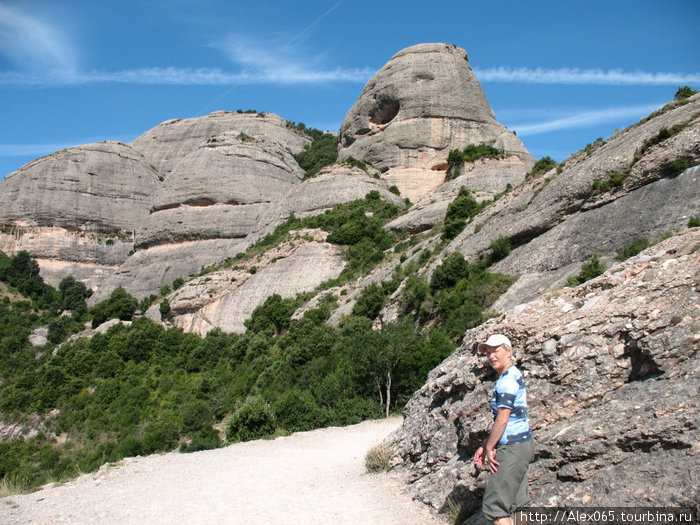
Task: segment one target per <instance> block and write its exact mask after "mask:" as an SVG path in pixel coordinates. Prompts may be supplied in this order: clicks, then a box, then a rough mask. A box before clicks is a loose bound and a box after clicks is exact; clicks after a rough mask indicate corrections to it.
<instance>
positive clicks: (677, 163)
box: [668, 157, 690, 176]
mask: <svg viewBox="0 0 700 525" xmlns="http://www.w3.org/2000/svg"><path fill="white" fill-rule="evenodd" d="M689 167H690V164H689V163H688V159H685V158H683V157H680V158H678V159H676V160H674V161H672V162H670V163H669V164H668V171H669V174H670V175H671V176H676V175H680V174H681V173H683V172H684V171H685V170H687V169H688V168H689Z"/></svg>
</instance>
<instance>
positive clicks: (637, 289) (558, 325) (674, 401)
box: [390, 228, 700, 517]
mask: <svg viewBox="0 0 700 525" xmlns="http://www.w3.org/2000/svg"><path fill="white" fill-rule="evenodd" d="M699 249H700V229H699V228H694V229H692V230H687V231H686V232H684V233H683V234H681V235H678V236H676V237H672V238H670V239H668V240H666V241H664V242H662V243H660V244H658V245H656V246H654V247H652V248H649V249H647V250H646V251H644V252H642V253H641V254H640V255H638V256H636V257H634V258H632V259H629V260H628V261H626V262H625V263H623V264H618V265H616V266H613V267H612V268H610V269H609V270H608V271H607V272H605V274H603V275H602V276H600V277H598V278H596V279H593V280H591V281H589V282H587V283H585V284H584V285H582V286H579V287H577V288H564V289H560V290H557V291H553V292H550V293H548V294H546V295H544V296H542V297H541V298H539V299H537V300H535V301H532V302H529V303H526V304H523V305H520V306H518V307H517V308H515V309H514V310H513V311H511V312H509V313H507V314H505V315H501V316H499V317H497V318H494V319H491V320H490V321H488V322H487V323H485V324H483V325H482V326H479V327H478V328H475V329H472V330H469V331H468V332H467V333H466V334H465V336H464V339H463V341H462V344H461V346H460V347H459V348H458V349H457V351H456V352H455V353H454V354H453V355H451V356H450V357H449V358H448V359H446V360H445V361H444V362H443V363H442V364H441V365H440V366H438V367H437V368H435V369H434V370H433V371H432V372H431V373H430V375H429V377H428V381H427V383H426V384H425V386H424V387H423V388H421V389H420V391H418V392H417V393H416V394H415V395H414V397H413V398H412V399H411V401H410V402H409V403H408V405H407V406H406V408H405V410H404V415H405V421H404V424H403V427H402V428H401V429H400V430H398V431H397V432H395V433H394V434H393V436H392V437H391V438H390V444H391V446H392V447H393V450H394V452H395V454H394V457H393V459H392V464H393V465H394V466H395V467H397V468H399V469H401V470H403V471H404V472H405V473H406V474H407V475H408V476H409V479H410V484H411V487H412V489H413V491H414V493H415V495H416V496H417V497H418V498H419V499H421V500H422V501H423V502H425V503H427V504H430V505H432V506H433V507H435V508H437V509H443V510H444V509H445V508H446V507H447V506H448V501H449V500H452V501H453V503H459V504H460V505H461V507H462V510H463V511H464V516H465V517H468V516H470V515H476V514H478V513H479V512H480V505H481V495H482V493H483V487H484V484H485V481H486V479H487V472H486V471H480V470H479V469H478V468H477V467H476V466H475V465H474V463H473V462H472V460H471V457H472V456H473V454H474V452H475V450H476V449H477V447H478V446H479V444H480V443H481V441H482V440H483V439H484V437H485V436H486V435H487V433H488V430H489V428H490V425H491V422H492V415H491V412H490V409H489V408H488V405H487V403H486V401H487V400H488V397H489V395H490V392H491V390H492V389H493V385H494V382H495V380H496V376H495V373H494V372H493V371H492V370H491V368H490V367H489V366H488V363H486V361H485V359H484V358H483V356H479V355H478V353H477V350H476V347H477V345H478V343H479V342H481V341H484V340H485V339H486V338H487V337H488V335H489V334H492V333H496V332H497V333H504V334H506V335H507V336H508V337H509V338H510V339H511V341H512V342H513V344H514V352H515V356H516V359H517V362H518V366H519V367H520V368H521V369H522V370H523V373H524V375H525V379H526V383H527V389H528V405H529V407H530V418H531V424H532V426H533V431H534V436H535V439H536V441H537V452H536V458H535V462H534V464H532V465H531V467H530V480H531V487H532V493H533V500H534V503H535V504H537V505H545V506H573V507H581V506H673V505H676V506H681V505H690V506H693V505H696V504H697V502H698V501H699V500H700V488H699V487H698V479H697V472H698V469H700V455H699V452H700V451H699V450H698V442H699V441H698V440H699V438H700V429H699V428H698V420H699V414H700V403H699V402H698V400H699V399H700V398H699V397H698V385H699V384H700V362H699V360H698V348H699V338H700V310H699V308H698V305H699V304H700V302H699V299H700V296H699V294H698V292H699V290H698V282H700V272H699V269H700V252H699V251H698V250H699Z"/></svg>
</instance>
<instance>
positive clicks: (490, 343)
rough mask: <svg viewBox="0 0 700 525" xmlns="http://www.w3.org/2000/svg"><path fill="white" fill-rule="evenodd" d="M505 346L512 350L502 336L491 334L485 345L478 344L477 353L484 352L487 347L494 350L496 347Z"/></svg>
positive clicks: (511, 346) (508, 342) (507, 340)
mask: <svg viewBox="0 0 700 525" xmlns="http://www.w3.org/2000/svg"><path fill="white" fill-rule="evenodd" d="M501 345H505V346H507V347H508V348H510V349H512V348H513V345H511V344H510V339H508V338H507V337H506V336H505V335H502V334H493V335H492V336H490V337H489V338H488V339H487V340H486V342H485V343H479V352H482V353H483V352H486V349H487V348H488V347H491V348H496V347H498V346H501Z"/></svg>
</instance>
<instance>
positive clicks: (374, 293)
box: [352, 283, 386, 319]
mask: <svg viewBox="0 0 700 525" xmlns="http://www.w3.org/2000/svg"><path fill="white" fill-rule="evenodd" d="M385 304H386V293H385V291H384V288H383V287H382V286H380V285H379V284H377V283H372V284H370V285H369V286H366V287H365V288H364V290H362V292H361V293H360V297H358V298H357V301H356V302H355V306H353V309H352V315H358V316H363V317H367V318H369V319H374V318H375V317H377V315H379V312H380V311H381V309H382V308H384V305H385Z"/></svg>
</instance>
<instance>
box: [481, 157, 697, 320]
mask: <svg viewBox="0 0 700 525" xmlns="http://www.w3.org/2000/svg"><path fill="white" fill-rule="evenodd" d="M698 215H700V167H698V166H696V167H695V168H692V169H689V170H686V171H685V172H684V173H683V174H682V175H680V176H678V177H676V178H673V179H661V180H659V181H656V182H653V183H651V184H648V185H646V186H642V187H641V188H639V189H637V190H634V191H631V192H629V193H628V194H626V195H624V196H622V197H620V198H619V199H616V200H614V201H612V202H610V203H608V204H605V205H603V206H601V207H600V208H593V209H591V210H587V211H584V212H579V213H577V214H575V215H573V216H572V217H571V218H569V219H568V220H566V221H564V222H562V223H561V224H559V225H557V226H555V227H553V228H552V229H550V230H548V231H547V232H546V233H544V234H542V235H540V236H538V237H537V238H535V239H533V240H532V241H530V242H529V243H527V244H524V245H523V246H520V247H519V248H517V249H516V250H514V251H513V252H511V256H509V257H508V258H506V259H505V260H503V261H501V262H499V263H497V264H495V265H494V266H493V270H494V271H498V272H503V273H508V274H513V275H516V274H517V275H521V276H523V275H534V276H535V279H534V280H535V281H537V282H536V283H534V282H532V281H533V280H530V282H529V283H528V281H527V280H526V281H524V282H523V283H519V282H518V283H516V284H515V285H514V286H512V287H511V289H509V290H508V292H507V293H506V294H504V295H503V296H502V297H500V298H499V300H498V302H497V303H496V304H494V309H496V310H497V311H505V310H507V309H510V308H512V307H514V306H516V305H518V304H520V303H522V302H525V301H528V300H531V299H534V298H535V297H536V296H538V295H540V294H541V292H542V291H543V285H545V284H549V285H550V286H551V285H552V284H563V283H559V282H556V281H555V282H554V283H553V282H552V281H551V278H552V277H555V278H556V277H557V271H558V270H559V269H561V268H565V269H567V272H565V274H564V275H561V276H559V277H560V279H561V280H562V281H564V280H565V279H564V277H565V276H566V274H570V273H578V270H579V265H580V261H584V260H586V259H588V258H589V257H590V256H591V255H592V254H593V253H594V252H597V253H600V254H605V255H606V256H607V259H610V258H611V257H610V256H612V255H614V254H615V253H616V250H618V249H619V248H623V247H625V246H628V245H630V244H631V243H632V242H633V241H635V240H636V239H639V238H645V239H648V240H649V241H651V242H655V241H656V240H658V239H659V238H660V237H661V236H662V235H663V234H664V233H666V232H675V231H680V230H683V229H685V228H686V226H687V224H688V218H689V217H694V216H698ZM570 265H573V266H574V269H573V271H572V270H571V267H570ZM532 284H535V286H534V287H533V286H531V285H532Z"/></svg>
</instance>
